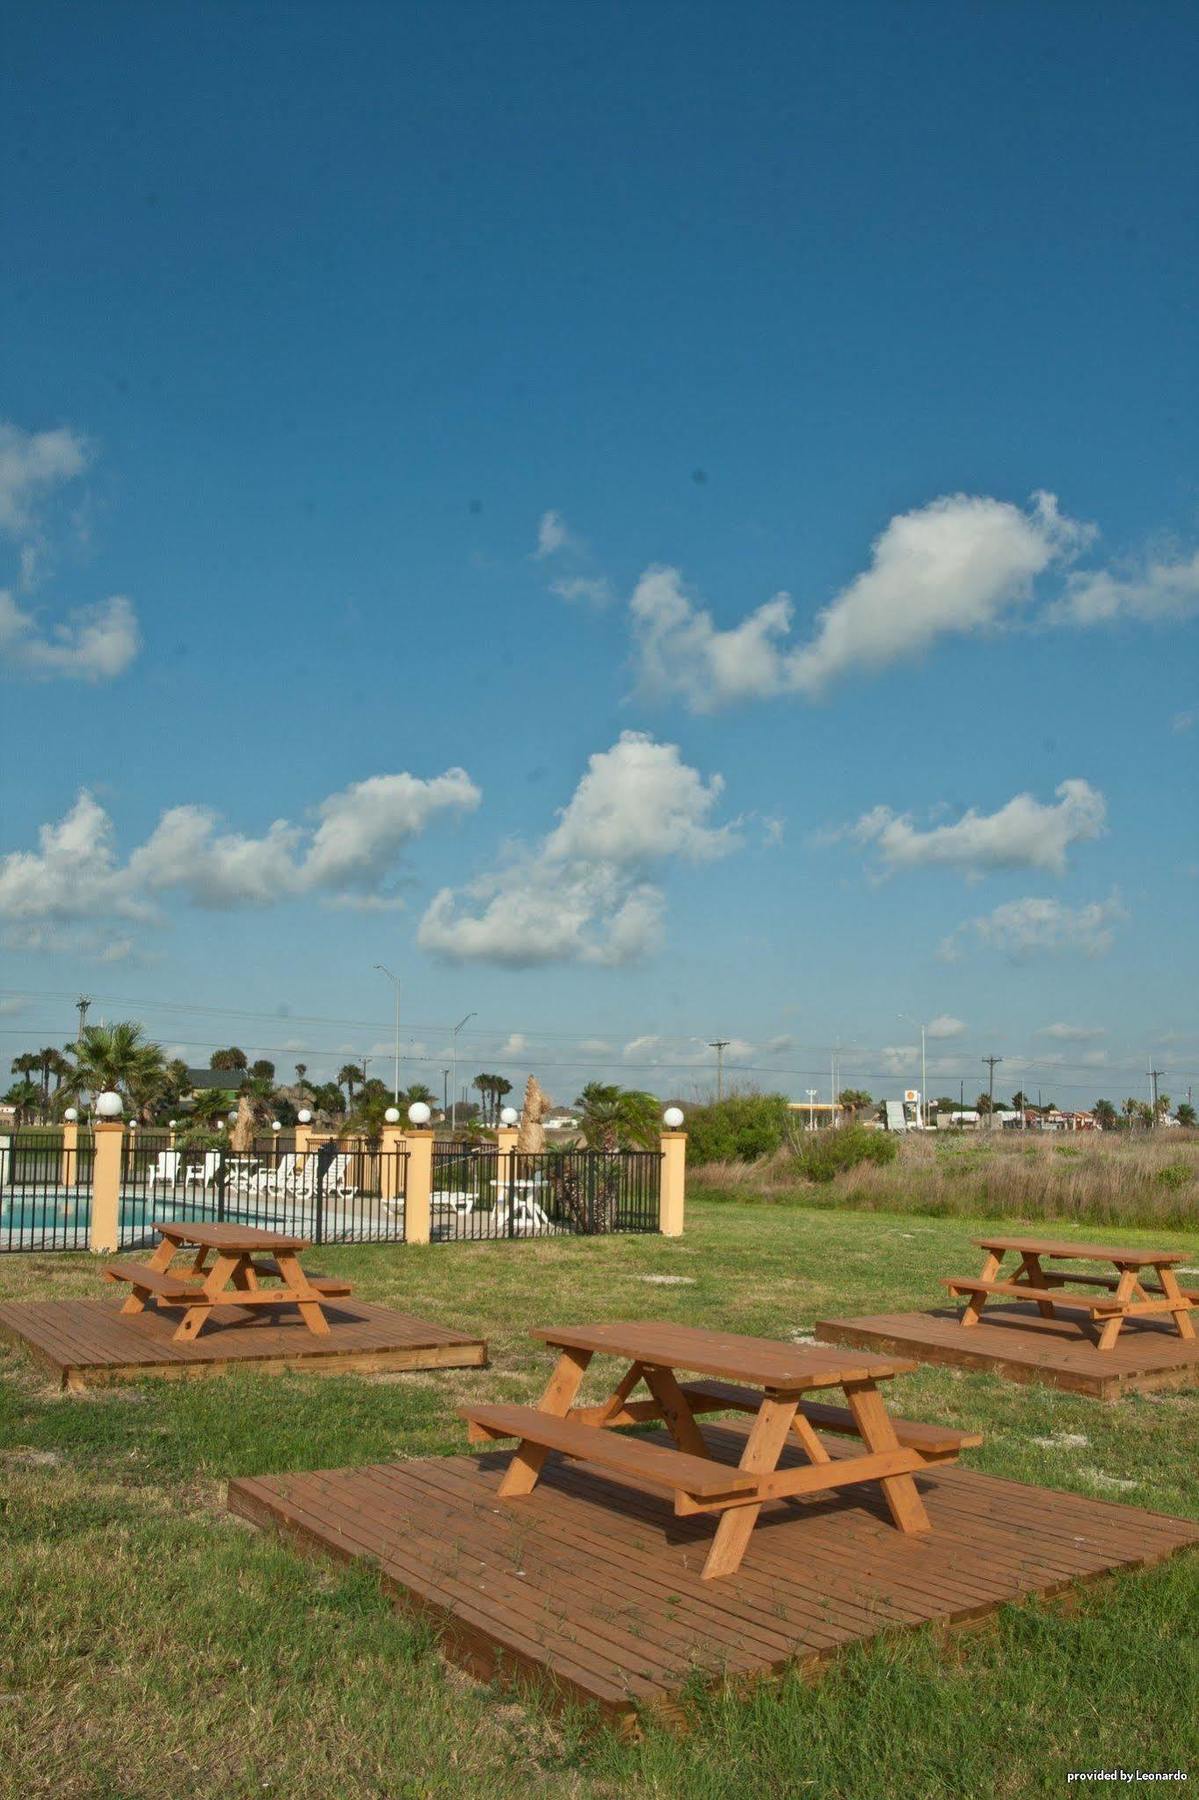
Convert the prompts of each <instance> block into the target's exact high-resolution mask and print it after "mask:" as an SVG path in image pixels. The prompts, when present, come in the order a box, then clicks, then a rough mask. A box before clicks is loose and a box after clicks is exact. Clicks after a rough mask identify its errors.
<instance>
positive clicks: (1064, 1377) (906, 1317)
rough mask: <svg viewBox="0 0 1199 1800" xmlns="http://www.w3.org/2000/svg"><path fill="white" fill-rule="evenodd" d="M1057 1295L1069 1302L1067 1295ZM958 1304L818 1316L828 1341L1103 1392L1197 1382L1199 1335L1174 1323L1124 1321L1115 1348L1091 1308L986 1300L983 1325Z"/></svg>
mask: <svg viewBox="0 0 1199 1800" xmlns="http://www.w3.org/2000/svg"><path fill="white" fill-rule="evenodd" d="M1054 1303H1055V1305H1057V1306H1058V1307H1060V1308H1062V1310H1063V1311H1064V1310H1065V1306H1066V1303H1065V1302H1063V1301H1059V1300H1055V1302H1054ZM959 1311H960V1309H959V1308H958V1307H956V1306H943V1307H936V1308H934V1309H933V1310H931V1311H930V1312H909V1313H874V1314H870V1315H867V1316H864V1317H861V1318H856V1319H818V1320H817V1321H816V1325H815V1327H814V1329H815V1332H816V1336H817V1337H819V1338H821V1339H823V1340H824V1342H825V1343H829V1344H853V1345H855V1346H856V1347H857V1348H858V1349H865V1350H884V1351H890V1352H891V1353H892V1354H893V1355H902V1356H915V1357H918V1358H919V1359H920V1361H921V1362H927V1363H947V1364H949V1365H951V1366H952V1367H954V1368H960V1369H987V1370H990V1372H991V1373H992V1374H994V1375H1002V1376H1005V1377H1006V1379H1007V1380H1009V1381H1023V1382H1039V1383H1042V1384H1043V1385H1045V1386H1048V1387H1057V1388H1065V1389H1067V1390H1068V1391H1069V1392H1071V1393H1075V1394H1090V1395H1092V1396H1093V1397H1094V1398H1095V1399H1098V1400H1118V1399H1119V1398H1120V1396H1121V1395H1122V1394H1128V1393H1147V1392H1150V1391H1152V1390H1155V1389H1157V1388H1177V1387H1199V1338H1196V1339H1195V1340H1194V1341H1193V1342H1190V1343H1187V1342H1186V1341H1185V1340H1184V1339H1182V1338H1180V1337H1179V1335H1178V1333H1177V1332H1176V1331H1175V1330H1174V1328H1173V1326H1172V1325H1171V1324H1163V1323H1162V1322H1161V1321H1160V1320H1158V1319H1138V1320H1136V1321H1135V1322H1134V1323H1132V1324H1129V1325H1126V1326H1125V1327H1124V1330H1123V1331H1122V1332H1121V1333H1120V1336H1119V1337H1118V1338H1117V1340H1116V1342H1115V1344H1114V1345H1113V1347H1112V1348H1111V1349H1110V1350H1100V1349H1098V1348H1097V1347H1096V1341H1095V1340H1096V1336H1097V1330H1096V1327H1095V1326H1093V1325H1092V1323H1091V1320H1090V1319H1089V1318H1088V1316H1087V1314H1086V1313H1085V1312H1081V1311H1071V1312H1070V1313H1069V1315H1068V1316H1067V1317H1064V1318H1058V1319H1043V1318H1042V1317H1041V1315H1040V1313H1039V1312H1038V1311H1037V1308H1036V1306H1035V1304H1034V1303H1033V1302H1032V1301H1028V1300H1021V1301H1019V1302H1017V1303H1016V1304H1014V1305H1011V1306H996V1305H991V1306H988V1307H987V1309H986V1311H985V1312H984V1313H983V1314H982V1317H981V1318H980V1319H979V1322H978V1324H977V1325H972V1326H966V1327H963V1326H962V1325H960V1324H959V1323H958V1319H959Z"/></svg>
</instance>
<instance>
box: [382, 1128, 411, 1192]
mask: <svg viewBox="0 0 1199 1800" xmlns="http://www.w3.org/2000/svg"><path fill="white" fill-rule="evenodd" d="M407 1147H408V1145H407V1140H406V1138H405V1135H404V1127H403V1126H402V1125H384V1127H383V1137H382V1145H381V1154H380V1168H379V1192H380V1194H381V1195H382V1196H383V1198H384V1200H399V1199H400V1198H401V1197H402V1195H403V1192H404V1159H403V1152H404V1151H405V1150H406V1149H407Z"/></svg>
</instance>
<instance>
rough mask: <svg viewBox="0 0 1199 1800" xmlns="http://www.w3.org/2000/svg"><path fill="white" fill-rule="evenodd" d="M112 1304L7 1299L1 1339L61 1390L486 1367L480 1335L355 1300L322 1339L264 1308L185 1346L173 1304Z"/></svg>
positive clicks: (214, 1324) (0, 1317) (342, 1306)
mask: <svg viewBox="0 0 1199 1800" xmlns="http://www.w3.org/2000/svg"><path fill="white" fill-rule="evenodd" d="M120 1305H121V1299H120V1296H119V1295H118V1296H116V1297H114V1299H113V1300H107V1299H104V1300H46V1301H12V1302H10V1303H9V1304H7V1305H3V1306H0V1339H5V1340H7V1341H8V1342H10V1343H16V1344H20V1345H21V1346H22V1348H23V1349H25V1350H27V1351H28V1352H29V1353H30V1355H32V1356H33V1357H35V1358H36V1359H37V1361H38V1362H40V1363H43V1364H44V1365H45V1366H46V1367H47V1368H49V1369H50V1370H51V1371H52V1372H53V1373H54V1374H55V1375H56V1376H58V1377H60V1378H61V1382H62V1385H63V1387H64V1388H72V1389H78V1388H84V1387H92V1386H96V1385H99V1384H101V1383H104V1382H111V1381H135V1380H140V1379H141V1377H142V1376H144V1375H166V1376H173V1377H178V1376H200V1375H219V1374H221V1373H222V1372H223V1371H224V1370H226V1369H229V1368H233V1367H235V1366H236V1367H241V1368H253V1369H254V1370H255V1371H257V1372H258V1373H259V1374H278V1373H279V1372H280V1371H281V1370H283V1369H292V1370H296V1369H302V1370H303V1371H304V1372H305V1373H306V1374H308V1373H314V1374H318V1375H343V1374H346V1373H347V1372H348V1371H350V1370H364V1371H376V1370H383V1369H447V1368H448V1369H462V1368H479V1367H482V1366H483V1364H485V1363H486V1361H487V1345H486V1342H485V1341H484V1340H483V1339H482V1338H477V1337H470V1336H468V1335H467V1334H466V1333H465V1332H461V1331H450V1330H448V1329H447V1328H446V1327H445V1326H443V1325H433V1324H430V1322H429V1321H428V1320H427V1319H417V1318H413V1317H412V1316H411V1314H409V1313H401V1312H393V1311H392V1310H391V1308H390V1307H386V1306H370V1305H368V1304H367V1303H366V1302H365V1301H361V1300H357V1299H348V1300H336V1301H326V1302H325V1316H326V1318H327V1319H328V1321H329V1324H330V1327H331V1330H330V1333H329V1336H328V1337H316V1336H314V1335H313V1333H312V1332H311V1331H309V1329H308V1327H307V1326H306V1325H305V1324H304V1322H303V1320H302V1319H301V1318H299V1316H298V1315H297V1314H296V1312H295V1310H294V1308H292V1309H289V1308H282V1309H281V1310H280V1311H279V1313H278V1314H276V1313H275V1312H274V1310H273V1309H272V1308H270V1307H262V1308H260V1309H259V1311H258V1312H257V1313H246V1312H243V1311H242V1310H241V1309H240V1308H238V1307H235V1306H219V1307H215V1308H214V1309H213V1312H212V1317H211V1320H210V1322H209V1323H208V1324H206V1325H205V1327H204V1330H203V1332H202V1333H201V1334H200V1336H199V1337H198V1338H195V1339H194V1340H193V1341H192V1342H191V1343H184V1344H176V1343H173V1342H172V1341H171V1334H172V1333H173V1332H174V1330H175V1328H176V1326H177V1325H178V1323H179V1318H180V1313H179V1309H178V1308H177V1307H176V1308H175V1309H173V1310H172V1311H171V1312H159V1311H158V1310H157V1308H154V1307H150V1308H147V1310H146V1311H145V1312H142V1313H134V1314H130V1315H124V1314H122V1312H121V1310H120Z"/></svg>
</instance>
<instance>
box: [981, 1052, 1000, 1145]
mask: <svg viewBox="0 0 1199 1800" xmlns="http://www.w3.org/2000/svg"><path fill="white" fill-rule="evenodd" d="M983 1061H984V1062H985V1063H986V1065H987V1130H988V1131H993V1130H994V1128H995V1064H996V1063H1001V1062H1002V1061H1003V1058H1002V1056H984V1057H983Z"/></svg>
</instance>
